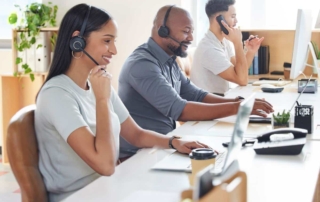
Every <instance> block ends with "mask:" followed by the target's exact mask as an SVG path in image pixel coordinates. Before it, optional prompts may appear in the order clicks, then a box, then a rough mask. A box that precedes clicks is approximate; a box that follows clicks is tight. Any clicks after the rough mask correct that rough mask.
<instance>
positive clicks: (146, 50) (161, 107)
mask: <svg viewBox="0 0 320 202" xmlns="http://www.w3.org/2000/svg"><path fill="white" fill-rule="evenodd" d="M175 59H176V58H175V57H170V56H169V55H168V54H167V53H166V52H165V51H164V50H163V49H162V48H161V47H160V46H159V45H158V44H157V43H156V42H155V41H154V40H153V39H152V38H149V40H148V42H147V43H145V44H143V45H141V46H139V47H138V48H137V49H136V50H135V51H134V52H133V53H132V54H131V55H130V56H129V57H128V59H127V60H126V62H125V63H124V65H123V67H122V70H121V73H120V77H119V87H118V94H119V97H120V98H121V100H122V102H123V103H124V105H125V106H126V107H127V109H128V110H129V113H130V115H131V116H132V118H133V119H134V120H135V121H136V123H137V124H138V125H139V126H140V127H142V128H144V129H148V130H153V131H156V132H159V133H162V134H167V133H169V132H170V131H172V130H173V129H175V121H176V120H178V118H179V117H180V115H181V113H182V111H183V109H184V107H185V105H186V103H187V101H196V102H201V101H202V100H203V98H204V97H205V96H206V95H207V92H205V91H203V90H201V89H199V88H197V87H196V86H195V85H194V84H192V83H191V82H190V80H189V79H188V78H187V77H186V76H185V75H184V74H183V73H182V72H181V70H180V68H179V66H178V65H177V63H176V62H175ZM120 147H121V148H120V151H121V149H133V148H134V147H133V146H132V145H130V146H129V143H127V142H126V141H125V140H124V139H121V141H120Z"/></svg>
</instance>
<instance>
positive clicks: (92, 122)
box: [35, 4, 207, 201]
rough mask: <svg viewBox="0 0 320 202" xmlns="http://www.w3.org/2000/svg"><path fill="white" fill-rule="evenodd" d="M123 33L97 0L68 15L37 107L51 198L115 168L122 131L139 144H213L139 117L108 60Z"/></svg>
mask: <svg viewBox="0 0 320 202" xmlns="http://www.w3.org/2000/svg"><path fill="white" fill-rule="evenodd" d="M116 36H117V26H116V22H115V21H114V20H113V19H112V18H111V17H110V15H109V14H108V13H107V12H105V11H103V10H101V9H98V8H96V7H93V6H92V7H91V6H88V5H86V4H79V5H76V6H74V7H73V8H71V9H70V10H69V11H68V12H67V13H66V14H65V16H64V17H63V19H62V22H61V26H60V29H59V33H58V39H57V43H56V48H55V52H54V58H53V61H52V64H51V67H50V70H49V74H48V76H47V78H46V81H45V83H44V85H43V86H42V88H41V89H40V91H39V93H38V96H37V100H36V106H37V109H36V111H35V128H36V134H37V139H38V144H39V153H40V160H39V167H40V171H41V173H42V175H43V177H44V182H45V185H46V188H47V191H48V192H49V198H50V201H60V200H62V199H63V198H65V197H66V196H68V195H69V194H70V193H72V192H73V191H75V190H78V189H80V188H82V187H84V186H85V185H87V184H89V183H90V182H92V181H93V180H95V179H96V178H98V177H99V176H101V175H104V176H110V175H112V174H113V173H114V172H115V167H116V165H117V160H118V154H119V135H121V136H122V137H123V138H125V139H126V140H127V141H128V142H130V143H131V144H133V145H135V146H137V147H140V148H143V147H153V146H158V147H162V148H170V147H171V148H174V149H176V150H178V151H179V152H181V153H189V152H190V151H191V150H192V149H193V148H201V147H207V146H206V145H205V144H202V143H199V142H195V141H194V142H188V141H183V140H181V139H179V138H176V137H174V136H173V137H166V136H164V135H161V134H158V133H156V132H152V131H148V130H144V129H142V128H140V127H139V126H138V125H137V124H136V123H135V122H134V120H133V119H132V118H131V116H130V115H129V113H128V111H127V109H126V108H125V107H124V105H123V103H122V102H121V100H120V99H119V97H118V95H117V94H116V92H115V90H114V89H113V88H112V87H111V82H110V81H111V77H112V76H111V74H110V73H108V72H107V68H106V67H107V65H108V64H109V63H110V60H111V58H112V56H113V55H115V54H116V53H117V49H116V46H115V39H116ZM98 64H99V65H98Z"/></svg>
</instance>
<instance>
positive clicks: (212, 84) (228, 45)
mask: <svg viewBox="0 0 320 202" xmlns="http://www.w3.org/2000/svg"><path fill="white" fill-rule="evenodd" d="M234 4H235V0H209V1H208V2H207V4H206V8H205V10H206V14H207V16H208V18H209V21H210V27H209V30H208V31H207V33H206V34H205V36H204V38H203V39H202V40H201V41H200V43H199V44H198V47H197V49H196V51H195V53H194V57H193V64H192V69H191V77H190V79H191V81H192V82H193V83H194V84H195V85H196V86H198V87H200V88H202V89H204V90H206V91H208V92H211V93H215V94H218V95H221V96H224V93H226V92H227V91H228V90H229V81H230V82H233V83H236V84H238V85H241V86H245V85H247V83H248V69H249V68H250V65H251V64H252V60H253V57H254V55H255V54H256V53H257V51H258V49H259V47H260V44H261V42H262V41H263V39H264V38H263V37H262V38H258V37H255V36H250V37H249V39H248V40H247V41H245V46H246V49H247V53H246V54H245V53H244V50H243V45H242V33H241V31H240V30H239V29H237V28H235V27H236V24H237V22H238V21H237V16H236V9H235V6H234ZM220 15H221V16H222V17H224V19H225V22H223V21H222V24H223V26H224V27H225V28H226V29H227V30H228V32H229V34H228V35H227V34H225V33H224V32H223V31H222V28H221V27H220V25H219V22H218V19H217V17H218V16H220ZM219 21H220V20H219Z"/></svg>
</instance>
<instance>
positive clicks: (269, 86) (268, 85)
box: [260, 83, 279, 88]
mask: <svg viewBox="0 0 320 202" xmlns="http://www.w3.org/2000/svg"><path fill="white" fill-rule="evenodd" d="M260 87H261V88H279V87H277V86H274V85H272V84H268V83H265V84H261V85H260Z"/></svg>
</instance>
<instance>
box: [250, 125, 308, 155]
mask: <svg viewBox="0 0 320 202" xmlns="http://www.w3.org/2000/svg"><path fill="white" fill-rule="evenodd" d="M307 134H308V131H307V130H306V129H301V128H279V129H275V130H271V131H269V132H266V133H264V134H261V135H259V136H257V140H256V142H255V143H254V145H253V149H254V151H255V152H256V153H257V154H273V155H297V154H300V153H301V150H302V148H303V146H304V145H305V143H306V140H307V138H306V136H307Z"/></svg>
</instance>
